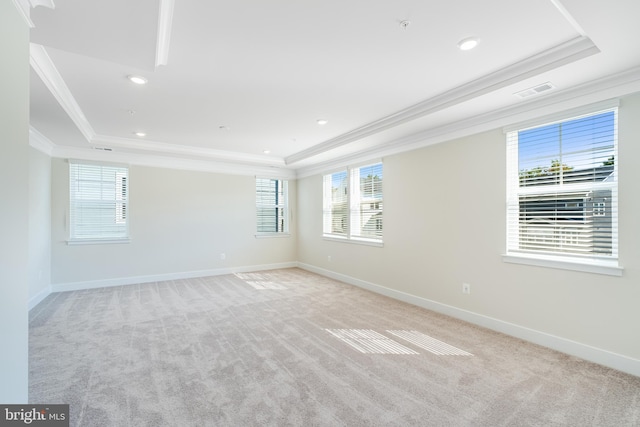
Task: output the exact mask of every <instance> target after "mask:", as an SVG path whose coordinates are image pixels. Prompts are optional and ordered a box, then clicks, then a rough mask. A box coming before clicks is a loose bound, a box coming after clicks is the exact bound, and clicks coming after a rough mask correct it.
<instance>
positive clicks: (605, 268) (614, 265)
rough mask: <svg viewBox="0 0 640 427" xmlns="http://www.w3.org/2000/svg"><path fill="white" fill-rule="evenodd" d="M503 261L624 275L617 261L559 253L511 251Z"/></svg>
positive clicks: (504, 255)
mask: <svg viewBox="0 0 640 427" xmlns="http://www.w3.org/2000/svg"><path fill="white" fill-rule="evenodd" d="M502 261H503V262H506V263H511V264H523V265H531V266H537V267H548V268H557V269H560V270H571V271H582V272H585V273H595V274H604V275H607V276H622V273H623V271H624V268H622V267H621V266H620V265H618V262H617V261H606V260H589V261H588V262H587V261H585V262H580V261H579V259H576V258H572V257H562V256H557V255H550V256H545V255H541V254H528V253H509V254H503V255H502Z"/></svg>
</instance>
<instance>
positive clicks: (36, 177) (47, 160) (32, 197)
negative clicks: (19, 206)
mask: <svg viewBox="0 0 640 427" xmlns="http://www.w3.org/2000/svg"><path fill="white" fill-rule="evenodd" d="M50 285H51V157H49V156H48V155H47V154H44V153H42V152H40V151H38V150H36V149H34V148H31V149H30V150H29V306H31V307H33V306H34V305H36V304H37V303H39V302H40V301H41V300H42V299H43V298H44V297H46V296H47V295H48V293H49V292H50Z"/></svg>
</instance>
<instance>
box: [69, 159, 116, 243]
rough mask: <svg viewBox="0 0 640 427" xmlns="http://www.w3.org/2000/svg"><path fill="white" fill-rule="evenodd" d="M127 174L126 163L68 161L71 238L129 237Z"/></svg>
mask: <svg viewBox="0 0 640 427" xmlns="http://www.w3.org/2000/svg"><path fill="white" fill-rule="evenodd" d="M128 176H129V170H128V168H127V167H126V166H115V165H105V164H95V163H82V162H78V161H70V162H69V200H70V209H69V213H70V214H69V230H70V233H69V234H70V235H69V237H70V242H75V243H82V242H84V243H91V242H96V243H100V242H109V241H118V242H119V241H123V240H128V238H129V219H128V215H129V210H128V204H129V183H128Z"/></svg>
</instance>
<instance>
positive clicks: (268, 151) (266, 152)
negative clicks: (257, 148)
mask: <svg viewBox="0 0 640 427" xmlns="http://www.w3.org/2000/svg"><path fill="white" fill-rule="evenodd" d="M263 153H264V154H269V153H271V150H264V151H263Z"/></svg>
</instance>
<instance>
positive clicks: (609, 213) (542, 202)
mask: <svg viewBox="0 0 640 427" xmlns="http://www.w3.org/2000/svg"><path fill="white" fill-rule="evenodd" d="M507 146H508V152H507V158H508V165H507V169H508V177H507V180H508V195H507V196H508V206H507V254H534V256H535V255H536V254H537V255H542V256H546V257H548V256H551V257H554V256H555V257H562V258H564V259H567V258H568V259H570V260H573V261H577V262H582V263H598V262H599V261H605V262H610V261H616V262H617V257H618V244H617V242H618V211H617V206H618V181H617V163H618V161H619V159H618V157H617V109H615V108H614V109H609V110H605V111H600V112H597V113H594V114H589V115H584V116H579V117H575V118H572V119H569V120H564V121H561V122H554V123H550V124H545V125H542V126H536V127H531V128H526V129H518V130H515V131H511V132H508V134H507Z"/></svg>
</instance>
